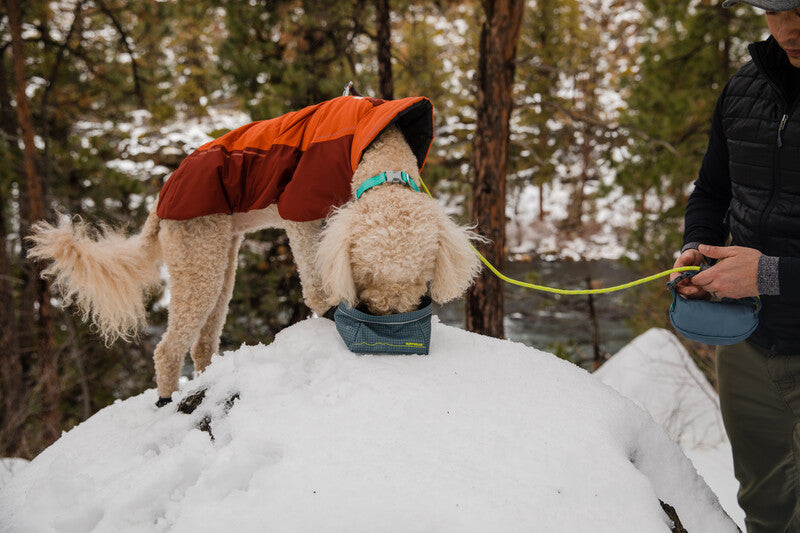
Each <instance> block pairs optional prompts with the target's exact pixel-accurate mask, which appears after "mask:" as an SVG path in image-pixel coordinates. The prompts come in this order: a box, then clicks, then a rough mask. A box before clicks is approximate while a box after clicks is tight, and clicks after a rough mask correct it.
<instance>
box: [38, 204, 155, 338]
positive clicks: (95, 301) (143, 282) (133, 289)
mask: <svg viewBox="0 0 800 533" xmlns="http://www.w3.org/2000/svg"><path fill="white" fill-rule="evenodd" d="M159 222H160V219H159V218H158V216H157V215H156V211H155V207H153V210H152V211H151V213H150V215H149V216H148V217H147V221H146V222H145V224H144V227H143V228H142V230H141V232H139V233H138V234H137V235H133V236H131V237H129V238H126V237H125V236H124V235H123V234H122V233H120V232H116V231H114V230H112V229H111V228H109V227H102V228H101V229H100V231H99V232H92V231H90V230H89V228H88V227H87V225H86V224H85V223H84V222H83V221H81V220H80V219H76V221H75V222H74V223H73V221H72V220H70V219H69V218H67V217H63V218H62V219H61V220H60V221H59V223H58V225H57V226H52V225H50V224H48V223H47V222H44V221H39V222H37V223H36V224H34V225H33V228H32V232H31V236H30V237H29V238H28V239H29V241H30V242H31V243H32V244H33V246H32V247H31V249H30V251H29V252H28V255H29V257H31V258H33V259H38V260H46V261H51V263H50V265H49V266H48V267H47V268H46V269H45V270H44V271H43V272H42V276H43V277H45V278H48V279H49V280H51V283H52V286H53V287H54V289H56V291H57V292H58V293H60V295H61V296H62V298H63V299H64V304H65V305H68V304H71V303H74V304H75V305H76V306H77V307H78V309H79V310H80V312H81V313H82V318H83V320H86V321H91V322H92V324H93V325H94V326H95V327H96V328H97V330H98V332H99V333H100V335H101V336H102V337H103V339H104V340H105V342H106V343H107V344H111V343H112V342H114V341H115V340H116V339H117V338H121V339H123V340H125V341H130V340H132V339H134V338H135V337H136V335H137V334H138V332H139V331H140V329H141V328H142V327H143V326H144V324H145V297H146V296H147V295H148V294H149V293H150V292H151V291H152V290H153V289H155V288H156V287H158V286H159V285H160V276H159V272H158V264H159V263H160V260H161V247H160V246H159V243H158V228H159ZM93 234H94V235H93Z"/></svg>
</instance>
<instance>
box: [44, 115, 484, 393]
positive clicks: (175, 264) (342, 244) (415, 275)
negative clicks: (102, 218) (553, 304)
mask: <svg viewBox="0 0 800 533" xmlns="http://www.w3.org/2000/svg"><path fill="white" fill-rule="evenodd" d="M385 170H399V171H405V172H407V173H408V174H409V175H410V176H411V177H412V178H413V179H414V180H415V181H416V182H417V183H419V171H418V168H417V161H416V158H415V156H414V154H413V153H412V151H411V149H410V148H409V146H408V144H407V143H406V141H405V138H404V137H403V135H402V133H401V132H400V131H399V130H398V129H396V128H395V127H393V126H392V127H389V128H387V129H386V130H385V131H384V132H383V133H382V134H381V135H380V136H379V137H378V138H377V139H376V140H375V142H374V143H373V144H372V145H371V146H370V147H369V148H368V149H367V150H366V151H365V152H364V154H363V157H362V159H361V162H360V164H359V165H358V167H357V169H356V171H355V173H354V175H353V179H352V189H351V190H352V193H353V194H352V198H351V200H350V201H349V202H347V203H346V204H345V205H343V206H341V207H339V208H337V209H334V210H333V211H332V213H331V214H330V215H329V216H328V217H327V218H326V219H325V220H316V221H311V222H293V221H288V220H282V219H281V217H280V216H279V215H278V210H277V208H276V207H275V205H271V206H269V207H267V208H266V209H260V210H255V211H250V212H247V213H235V214H233V215H228V214H216V215H208V216H202V217H198V218H194V219H190V220H183V221H178V220H163V219H160V218H159V217H158V216H157V215H156V208H155V207H153V210H152V211H151V212H150V215H149V216H148V218H147V221H146V222H145V224H144V226H143V228H142V229H141V231H140V232H139V233H138V234H137V235H134V236H132V237H129V238H126V237H125V236H123V235H122V234H120V233H118V232H115V231H113V230H111V229H109V228H102V230H101V231H100V232H99V233H98V234H97V235H96V236H92V235H91V233H90V232H89V231H88V230H87V227H86V226H85V224H83V223H82V222H76V223H72V222H71V221H70V220H68V219H66V218H65V219H62V220H61V221H60V222H59V224H58V225H57V226H53V225H50V224H48V223H47V222H43V221H40V222H38V223H37V224H35V226H34V231H33V234H32V236H31V237H30V240H31V241H32V243H33V247H32V249H31V251H30V256H31V257H33V258H36V259H39V260H46V261H50V265H49V266H48V267H47V268H46V269H45V271H44V273H43V275H44V276H46V277H48V278H50V279H51V280H52V283H53V287H55V288H56V289H57V290H58V292H59V293H60V294H61V296H62V297H63V299H64V301H65V303H66V304H69V303H74V304H75V305H76V306H77V307H78V309H79V310H80V312H81V313H82V315H83V318H84V320H89V321H91V322H92V323H93V324H94V325H95V326H96V327H97V329H98V331H99V333H100V334H101V335H102V336H103V338H104V339H105V340H106V342H108V343H110V342H113V341H114V340H116V339H117V338H122V339H124V340H131V339H132V338H134V337H135V336H136V334H137V332H138V331H139V330H140V329H141V328H142V327H143V325H144V324H145V301H146V296H147V295H148V293H149V292H151V290H152V289H154V288H156V287H158V286H159V284H160V282H161V280H160V276H159V270H158V266H159V265H160V264H161V263H162V262H163V263H164V264H166V267H167V269H168V271H169V284H170V302H169V319H168V326H167V331H166V332H165V333H164V336H163V337H162V339H161V341H160V342H159V343H158V346H157V347H156V349H155V353H154V356H153V358H154V361H155V369H156V383H157V388H158V394H159V397H160V398H162V399H167V398H169V397H170V396H171V395H172V393H173V392H175V391H176V390H178V378H179V376H180V370H181V367H182V365H183V361H184V357H185V355H186V352H187V351H189V352H190V354H191V357H192V360H193V361H194V365H195V369H196V371H198V372H202V371H203V370H204V369H205V368H206V367H207V366H208V364H209V363H210V361H211V356H212V354H214V353H217V352H218V350H219V337H220V333H221V331H222V327H223V325H224V322H225V316H226V314H227V311H228V303H229V301H230V298H231V294H232V292H233V284H234V278H235V275H236V260H237V259H236V258H237V253H238V251H239V246H240V245H241V243H242V238H243V235H244V234H245V233H247V232H250V231H255V230H258V229H261V228H266V227H278V228H284V229H285V230H286V232H287V234H288V236H289V241H290V243H291V247H292V251H293V254H294V258H295V262H296V264H297V268H298V272H299V274H300V279H301V283H302V287H303V298H304V299H305V302H306V304H307V305H308V306H309V307H310V308H311V309H312V310H313V311H314V312H315V313H317V314H318V315H320V316H321V315H322V314H323V313H324V312H325V311H326V310H327V309H329V308H330V307H331V306H335V305H338V304H339V302H340V301H344V302H347V303H348V304H350V305H352V306H354V305H356V304H357V303H362V304H365V305H367V307H368V308H369V310H370V312H372V313H373V314H390V313H404V312H407V311H411V310H413V309H415V308H416V307H417V306H418V305H419V303H420V300H421V298H422V297H423V296H424V295H425V294H426V293H428V292H430V296H431V297H432V299H433V300H435V301H437V302H439V303H444V302H447V301H449V300H452V299H454V298H457V297H459V296H460V295H461V294H463V292H464V291H465V290H466V289H467V288H468V287H469V286H470V285H471V284H472V281H473V279H474V278H475V276H477V275H478V273H479V272H480V268H481V265H480V260H479V259H478V258H477V256H476V254H475V253H474V252H473V250H472V248H471V246H470V240H472V239H475V238H477V237H476V235H475V234H474V233H473V232H471V231H470V230H469V229H468V228H466V227H463V226H458V225H456V224H455V223H454V222H453V221H452V220H451V219H450V218H449V217H448V216H446V215H445V214H444V213H443V212H442V211H441V209H440V208H439V206H438V205H437V204H436V202H434V201H433V200H432V199H431V198H429V197H428V196H427V195H425V194H421V193H419V192H415V191H413V190H411V189H410V188H408V187H406V186H404V185H400V184H387V185H382V186H380V187H376V188H374V189H371V190H370V191H368V192H367V193H366V194H364V195H363V196H362V197H361V198H360V199H358V200H354V198H355V191H356V190H357V189H358V187H359V186H360V185H361V184H362V183H363V182H364V181H365V180H367V179H369V178H370V177H372V176H375V175H377V174H379V173H381V172H383V171H385Z"/></svg>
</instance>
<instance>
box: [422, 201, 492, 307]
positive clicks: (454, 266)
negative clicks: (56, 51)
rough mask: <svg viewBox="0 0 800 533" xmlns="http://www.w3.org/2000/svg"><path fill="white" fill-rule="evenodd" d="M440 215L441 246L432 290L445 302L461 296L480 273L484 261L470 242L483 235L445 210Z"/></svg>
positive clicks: (437, 298) (436, 296) (437, 253)
mask: <svg viewBox="0 0 800 533" xmlns="http://www.w3.org/2000/svg"><path fill="white" fill-rule="evenodd" d="M438 218H439V220H438V228H439V248H438V250H437V252H436V266H435V269H434V274H433V276H434V277H433V281H432V282H431V286H430V291H431V298H433V299H434V300H435V301H436V302H438V303H440V304H442V303H445V302H449V301H450V300H453V299H455V298H458V297H459V296H461V295H462V294H463V293H464V291H466V290H467V289H468V288H469V287H470V286H471V285H472V282H473V280H474V279H475V277H476V276H477V275H478V274H480V271H481V261H480V258H478V254H477V253H475V250H474V248H473V247H472V244H471V242H470V241H473V240H475V241H479V240H481V239H482V237H480V236H479V235H477V234H476V233H475V232H473V231H471V230H470V229H469V228H467V227H463V226H458V225H457V224H456V223H455V222H453V220H451V219H450V217H448V216H447V215H445V214H444V213H439V217H438Z"/></svg>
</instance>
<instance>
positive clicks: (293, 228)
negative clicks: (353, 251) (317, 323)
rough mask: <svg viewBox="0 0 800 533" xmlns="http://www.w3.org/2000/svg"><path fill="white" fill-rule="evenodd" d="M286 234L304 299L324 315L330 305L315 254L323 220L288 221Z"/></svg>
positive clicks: (313, 308)
mask: <svg viewBox="0 0 800 533" xmlns="http://www.w3.org/2000/svg"><path fill="white" fill-rule="evenodd" d="M285 224H286V234H287V235H288V236H289V244H290V245H291V248H292V255H293V256H294V262H295V265H297V272H298V274H300V284H301V285H302V286H303V299H304V300H305V303H306V305H307V306H308V307H310V308H311V310H312V311H314V312H315V313H316V314H317V315H318V316H322V315H323V314H324V313H325V311H327V310H328V307H330V306H329V305H328V304H326V303H325V293H324V292H323V290H322V276H321V275H320V273H319V272H318V271H317V268H316V261H315V260H314V254H315V253H316V246H317V243H318V242H319V236H320V233H321V231H322V220H313V221H311V222H291V221H286V222H285Z"/></svg>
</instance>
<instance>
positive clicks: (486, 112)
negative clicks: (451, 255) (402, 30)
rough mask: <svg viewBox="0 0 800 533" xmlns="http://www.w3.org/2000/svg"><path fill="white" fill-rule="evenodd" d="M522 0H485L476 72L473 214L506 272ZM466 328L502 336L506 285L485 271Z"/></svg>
mask: <svg viewBox="0 0 800 533" xmlns="http://www.w3.org/2000/svg"><path fill="white" fill-rule="evenodd" d="M523 9H524V2H522V1H520V0H516V1H515V0H484V1H483V10H484V14H485V21H484V22H483V27H482V28H481V44H480V59H479V64H478V70H477V77H478V79H477V87H478V109H477V124H476V126H477V127H476V132H475V139H474V148H475V182H474V184H473V187H472V215H473V220H474V221H475V222H476V223H477V224H478V231H480V232H481V234H482V235H484V236H485V237H488V238H489V239H490V240H491V243H489V244H481V245H479V247H478V248H479V250H480V251H481V253H482V254H483V255H484V256H485V257H486V258H487V259H488V260H489V261H491V262H492V263H494V265H495V266H497V267H499V268H502V266H503V262H504V259H505V255H506V254H505V247H506V246H505V244H506V243H505V223H506V219H505V200H506V197H505V195H506V172H507V169H508V147H509V120H510V117H511V111H512V109H513V84H514V61H515V58H516V55H517V42H518V41H519V32H520V26H521V23H522V13H523ZM466 313H467V329H468V330H469V331H474V332H477V333H482V334H484V335H490V336H492V337H498V338H502V337H503V335H504V332H503V285H502V282H501V281H500V279H498V278H497V277H495V276H494V275H492V274H491V272H488V271H487V270H485V269H484V271H483V274H482V275H481V277H479V278H478V279H477V281H476V283H475V285H474V286H473V287H472V288H471V289H470V290H469V291H468V293H467V304H466Z"/></svg>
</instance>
